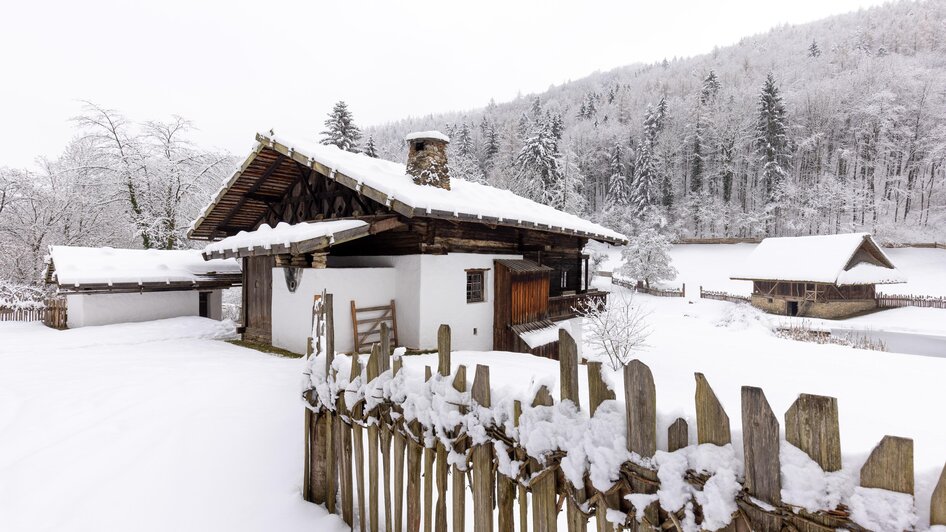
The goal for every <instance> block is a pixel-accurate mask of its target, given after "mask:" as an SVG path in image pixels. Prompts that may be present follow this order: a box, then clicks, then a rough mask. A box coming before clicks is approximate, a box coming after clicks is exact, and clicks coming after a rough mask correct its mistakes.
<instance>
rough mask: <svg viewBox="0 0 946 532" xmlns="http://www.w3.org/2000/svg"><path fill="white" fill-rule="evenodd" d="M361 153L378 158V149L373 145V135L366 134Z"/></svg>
mask: <svg viewBox="0 0 946 532" xmlns="http://www.w3.org/2000/svg"><path fill="white" fill-rule="evenodd" d="M361 153H364V154H365V155H367V156H368V157H374V158H375V159H377V158H378V150H377V148H375V146H374V137H372V136H371V135H368V140H367V141H365V147H364V149H362V150H361Z"/></svg>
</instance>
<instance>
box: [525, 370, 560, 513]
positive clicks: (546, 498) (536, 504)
mask: <svg viewBox="0 0 946 532" xmlns="http://www.w3.org/2000/svg"><path fill="white" fill-rule="evenodd" d="M552 404H553V403H552V394H551V393H549V389H548V388H546V387H545V386H540V387H539V389H538V391H536V393H535V398H534V399H533V400H532V408H536V407H539V406H552ZM529 470H530V473H532V475H534V476H533V477H532V482H531V484H530V486H531V488H532V526H533V528H534V529H535V532H549V531H551V530H556V529H557V519H558V507H557V505H556V504H555V492H556V490H555V469H554V468H547V469H543V468H542V466H541V465H540V464H539V461H538V460H536V459H535V458H529Z"/></svg>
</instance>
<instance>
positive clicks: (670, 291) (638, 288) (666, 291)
mask: <svg viewBox="0 0 946 532" xmlns="http://www.w3.org/2000/svg"><path fill="white" fill-rule="evenodd" d="M611 284H616V285H618V286H623V287H624V288H627V289H630V290H634V291H635V292H640V293H642V294H647V295H651V296H656V297H684V296H685V295H686V291H687V285H686V283H683V285H682V286H681V287H680V289H679V290H677V289H675V288H647V287H646V286H644V285H643V284H642V283H637V284H635V283H634V282H633V281H629V280H627V279H622V278H620V277H614V278H612V279H611Z"/></svg>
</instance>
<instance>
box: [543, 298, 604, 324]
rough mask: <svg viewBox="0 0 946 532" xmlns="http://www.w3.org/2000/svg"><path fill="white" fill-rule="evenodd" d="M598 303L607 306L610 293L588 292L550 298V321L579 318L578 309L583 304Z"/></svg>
mask: <svg viewBox="0 0 946 532" xmlns="http://www.w3.org/2000/svg"><path fill="white" fill-rule="evenodd" d="M585 301H588V302H589V303H593V302H598V303H599V304H601V303H603V304H605V305H607V303H608V293H607V292H604V291H601V290H588V291H587V292H582V293H580V294H568V295H561V296H552V297H549V319H550V320H553V321H558V320H567V319H569V318H574V317H575V316H578V312H576V311H575V309H576V308H580V306H581V305H582V304H583V302H585Z"/></svg>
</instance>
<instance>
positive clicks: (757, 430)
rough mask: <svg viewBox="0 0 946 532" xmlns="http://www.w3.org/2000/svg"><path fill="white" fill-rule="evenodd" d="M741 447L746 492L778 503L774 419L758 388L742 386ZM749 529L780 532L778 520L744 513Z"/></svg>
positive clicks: (780, 524) (777, 455)
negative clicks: (750, 527) (749, 524)
mask: <svg viewBox="0 0 946 532" xmlns="http://www.w3.org/2000/svg"><path fill="white" fill-rule="evenodd" d="M742 447H743V452H744V455H745V468H746V485H745V486H746V491H748V492H749V495H752V496H753V497H755V498H757V499H761V500H763V501H765V502H767V503H769V504H773V505H778V504H779V503H781V501H782V494H781V491H782V478H781V469H780V460H779V425H778V418H776V417H775V414H774V413H772V408H771V407H770V406H769V402H768V401H767V400H766V398H765V392H763V391H762V389H761V388H754V387H752V386H743V387H742ZM747 513H748V517H749V521H750V522H751V525H752V529H753V530H758V531H760V532H780V531H781V529H782V523H781V519H779V518H778V517H776V516H772V515H768V514H765V513H763V512H759V511H754V510H751V511H748V512H747Z"/></svg>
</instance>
